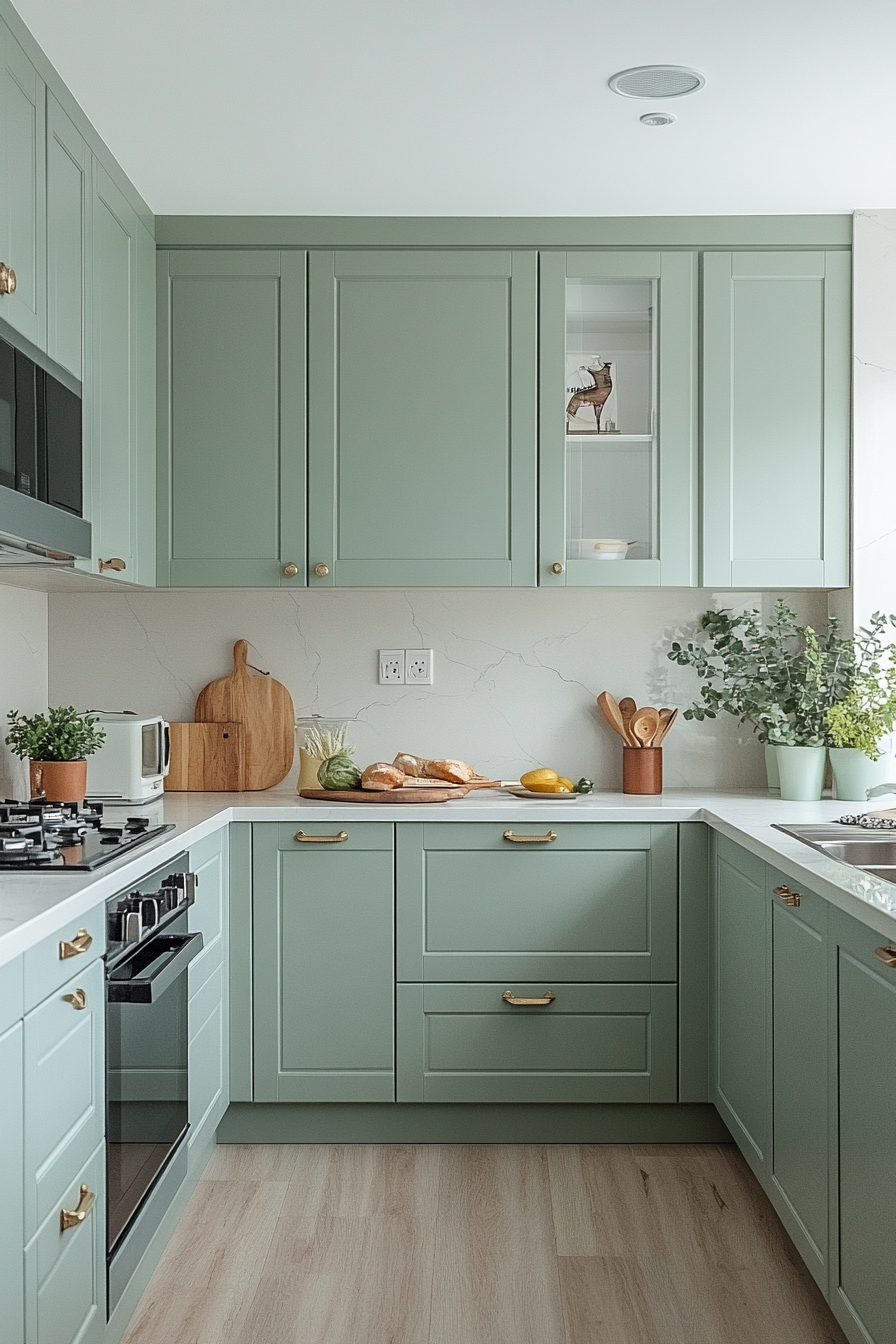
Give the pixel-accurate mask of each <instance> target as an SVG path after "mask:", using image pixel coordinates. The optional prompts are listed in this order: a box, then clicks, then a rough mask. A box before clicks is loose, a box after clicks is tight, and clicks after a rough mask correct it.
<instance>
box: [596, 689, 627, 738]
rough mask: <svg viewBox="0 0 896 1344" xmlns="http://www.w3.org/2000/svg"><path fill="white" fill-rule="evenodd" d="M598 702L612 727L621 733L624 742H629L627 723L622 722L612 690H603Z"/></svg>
mask: <svg viewBox="0 0 896 1344" xmlns="http://www.w3.org/2000/svg"><path fill="white" fill-rule="evenodd" d="M597 703H598V705H599V706H600V712H601V714H603V716H604V718H605V719H606V721H607V723H608V724H609V725H610V727H611V728H612V729H614V731H615V732H617V733H618V734H619V736H620V737H621V738H622V740H623V742H626V743H628V741H629V739H628V734H627V733H626V731H625V725H624V723H623V722H622V715H621V714H620V712H619V706H618V705H617V703H616V701H615V699H614V698H613V696H612V695H611V694H610V692H609V691H601V693H600V695H599V696H598V697H597ZM629 745H630V744H629Z"/></svg>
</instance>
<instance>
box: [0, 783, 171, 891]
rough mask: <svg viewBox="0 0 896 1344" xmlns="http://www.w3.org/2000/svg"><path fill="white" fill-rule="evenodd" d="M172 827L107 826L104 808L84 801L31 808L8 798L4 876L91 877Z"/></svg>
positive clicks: (1, 856) (135, 821) (2, 818)
mask: <svg viewBox="0 0 896 1344" xmlns="http://www.w3.org/2000/svg"><path fill="white" fill-rule="evenodd" d="M173 830H174V826H173V825H172V824H170V823H169V824H168V825H167V826H150V819H149V817H126V818H125V820H124V821H123V822H119V821H115V822H108V821H106V819H105V818H104V816H103V804H102V803H98V802H93V801H91V800H90V799H85V800H84V804H83V806H79V804H78V803H48V802H47V800H46V798H32V799H31V800H30V801H29V802H27V803H20V802H16V801H15V800H14V799H10V798H7V799H6V801H5V802H4V803H0V871H3V870H4V869H14V870H15V871H16V872H19V873H21V872H33V871H35V870H39V871H40V872H45V871H48V870H49V871H52V872H62V871H68V872H73V871H74V872H90V871H92V870H93V869H94V868H101V867H103V865H104V864H107V863H112V861H113V860H114V859H117V858H119V857H120V856H121V855H122V854H125V853H128V852H129V851H130V850H132V849H137V848H139V847H140V846H141V845H145V844H148V843H149V841H150V840H155V839H156V838H157V837H158V836H160V835H164V834H165V832H166V831H173Z"/></svg>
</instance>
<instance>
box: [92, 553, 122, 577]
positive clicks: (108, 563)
mask: <svg viewBox="0 0 896 1344" xmlns="http://www.w3.org/2000/svg"><path fill="white" fill-rule="evenodd" d="M96 566H97V569H98V570H99V572H100V573H101V574H102V573H103V571H104V570H107V569H114V570H115V571H116V572H117V573H120V572H121V571H122V570H123V569H127V565H126V564H125V562H124V561H123V560H121V559H119V557H118V556H117V555H113V556H110V558H109V559H108V560H97V562H96Z"/></svg>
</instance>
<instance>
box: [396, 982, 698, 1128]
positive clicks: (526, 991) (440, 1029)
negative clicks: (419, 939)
mask: <svg viewBox="0 0 896 1344" xmlns="http://www.w3.org/2000/svg"><path fill="white" fill-rule="evenodd" d="M549 990H550V985H545V983H544V981H536V982H534V983H523V984H521V983H514V984H508V982H507V981H496V982H494V983H491V984H470V985H451V984H426V985H399V987H398V1044H399V1069H398V1096H397V1099H398V1101H458V1102H462V1101H472V1102H499V1101H505V1102H506V1101H532V1102H545V1101H556V1102H582V1101H585V1102H595V1101H629V1102H634V1101H675V1100H677V1045H676V1037H677V1006H676V987H675V986H674V985H582V984H573V985H569V984H566V985H555V986H554V990H553V991H551V992H553V993H555V995H556V997H555V998H554V999H553V1001H552V1002H551V1003H550V1004H549V1005H547V1006H544V1007H536V1006H532V1007H528V1006H514V1005H512V1004H509V1003H507V1002H506V1001H505V1000H504V998H503V997H502V996H503V995H504V993H505V992H507V991H509V992H511V993H512V994H513V995H514V996H515V997H518V998H536V997H540V996H544V995H546V993H547V992H548V991H549Z"/></svg>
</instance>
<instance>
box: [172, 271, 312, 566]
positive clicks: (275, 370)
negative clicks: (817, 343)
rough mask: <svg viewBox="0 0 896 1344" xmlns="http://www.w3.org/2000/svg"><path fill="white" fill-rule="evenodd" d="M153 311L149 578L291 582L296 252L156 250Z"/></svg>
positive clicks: (298, 545) (298, 518)
mask: <svg viewBox="0 0 896 1344" xmlns="http://www.w3.org/2000/svg"><path fill="white" fill-rule="evenodd" d="M158 310H159V405H160V406H163V407H166V408H167V426H166V428H165V429H164V431H163V436H162V451H161V453H160V471H161V472H162V476H163V479H162V480H161V481H160V490H159V498H160V501H161V503H160V517H159V580H158V581H159V583H161V584H165V585H167V584H171V585H173V586H175V587H177V586H189V587H222V588H227V587H276V586H277V585H278V584H280V585H282V586H284V587H296V586H302V585H303V584H304V582H305V254H304V252H268V251H264V252H211V251H210V252H162V253H160V254H159V258H158ZM287 565H290V566H291V565H295V566H296V569H297V573H296V574H295V575H293V576H288V575H284V573H283V569H284V566H287Z"/></svg>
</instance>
